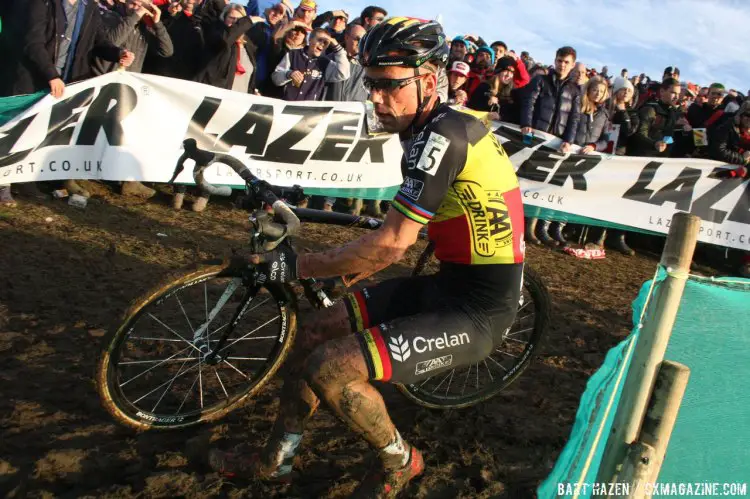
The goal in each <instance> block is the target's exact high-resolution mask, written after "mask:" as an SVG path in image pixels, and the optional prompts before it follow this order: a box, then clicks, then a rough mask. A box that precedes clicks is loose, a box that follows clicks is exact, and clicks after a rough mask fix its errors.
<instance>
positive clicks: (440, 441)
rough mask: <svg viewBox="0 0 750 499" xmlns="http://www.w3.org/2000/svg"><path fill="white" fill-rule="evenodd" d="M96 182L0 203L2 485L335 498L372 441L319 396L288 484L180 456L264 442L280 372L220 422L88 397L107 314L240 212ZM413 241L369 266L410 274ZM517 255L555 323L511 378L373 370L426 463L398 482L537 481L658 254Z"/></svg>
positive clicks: (232, 231) (310, 241) (14, 493)
mask: <svg viewBox="0 0 750 499" xmlns="http://www.w3.org/2000/svg"><path fill="white" fill-rule="evenodd" d="M97 194H98V196H97V197H95V198H93V199H92V200H91V201H90V203H89V206H88V208H86V209H85V210H79V209H75V208H72V207H69V206H67V205H66V204H64V203H62V202H60V201H52V200H34V199H28V198H26V199H25V198H20V199H19V201H20V203H19V207H18V208H16V209H15V210H0V236H1V237H2V248H3V251H2V257H0V366H2V367H0V496H2V497H83V496H89V497H229V498H239V497H263V498H266V497H347V496H348V494H349V493H350V492H351V491H352V490H353V489H354V487H355V486H356V484H357V483H358V480H359V479H360V478H361V477H362V475H363V474H364V472H365V470H366V468H367V466H368V465H369V463H370V459H371V453H370V451H369V450H368V448H367V446H366V445H365V444H364V443H363V441H361V440H360V439H359V438H358V437H357V436H356V435H354V434H353V433H352V432H350V431H349V430H347V429H346V428H345V427H344V426H343V425H342V424H341V423H340V422H339V421H338V420H337V419H335V417H334V416H333V415H331V414H330V413H328V412H326V411H325V410H323V411H320V412H319V413H318V415H317V416H316V417H315V419H314V421H313V423H312V425H311V428H310V431H309V432H308V433H307V435H306V437H305V440H304V441H303V444H302V450H301V454H300V456H299V459H298V461H297V464H298V469H299V473H300V475H299V477H298V478H297V480H296V481H295V482H294V483H293V484H292V485H291V486H287V487H281V486H273V485H270V486H269V485H267V484H263V483H252V482H250V483H241V482H237V483H232V482H228V481H224V480H221V479H220V478H219V477H218V476H217V475H215V474H213V473H211V472H209V471H207V470H206V469H204V468H202V467H201V466H200V465H198V464H195V463H194V462H193V461H192V460H189V459H188V453H187V451H186V449H187V447H188V442H190V443H191V445H196V443H201V444H206V443H207V442H209V441H210V442H212V444H213V445H219V446H221V447H225V448H230V447H233V446H236V445H238V444H246V445H249V446H254V445H258V444H261V443H262V442H263V441H264V440H265V438H266V435H267V434H268V432H269V430H270V428H271V424H272V421H273V417H274V414H275V410H276V405H277V396H278V392H279V383H278V382H274V383H272V385H271V386H268V387H267V388H266V389H265V390H264V391H263V392H262V393H261V395H260V396H259V397H257V398H256V399H255V400H253V401H251V402H250V403H248V404H247V405H246V406H245V407H243V408H241V409H238V410H236V411H234V412H233V413H231V414H230V415H229V416H228V417H226V418H225V419H223V420H221V421H220V422H218V423H217V424H214V425H212V426H204V427H199V428H195V429H191V430H185V431H181V432H173V433H154V432H151V433H140V434H138V433H135V432H132V431H130V430H127V429H125V428H122V427H120V426H117V425H116V424H114V423H113V422H112V420H111V419H110V418H109V417H108V416H107V414H106V413H105V412H104V410H103V409H101V407H100V405H99V401H98V399H97V396H96V393H95V391H94V386H93V381H92V379H93V370H94V365H95V362H96V355H97V350H98V348H99V342H100V340H101V337H102V335H103V334H104V332H105V331H106V329H107V328H109V326H110V325H111V323H112V321H113V320H114V318H116V317H118V316H119V314H120V313H121V312H122V310H123V309H124V308H125V306H126V305H127V303H128V302H129V301H130V300H131V299H132V298H134V297H135V296H136V295H137V294H138V293H139V291H141V290H143V289H144V288H146V287H148V286H150V285H152V284H154V283H155V282H156V281H158V280H160V279H161V278H163V277H164V275H165V274H166V273H168V272H169V271H170V270H174V269H177V268H179V267H181V266H183V265H185V264H187V263H189V262H191V261H194V260H196V259H199V258H208V257H211V256H216V255H227V254H229V252H230V248H231V247H233V246H234V247H238V246H240V245H241V244H242V243H243V241H244V239H245V232H244V230H243V226H244V220H245V215H244V214H243V212H240V211H238V210H233V209H231V207H230V206H229V204H228V203H226V202H219V203H216V202H212V204H211V205H209V209H208V211H207V212H205V213H203V214H195V213H192V212H189V211H183V212H180V213H174V212H173V211H172V210H171V209H169V208H168V207H167V202H168V198H166V196H164V195H161V196H160V197H159V198H157V199H156V200H151V201H149V202H134V201H132V200H124V199H122V198H120V197H118V196H112V195H111V194H109V192H108V191H106V190H105V189H103V188H102V189H101V190H99V192H98V193H97ZM48 217H51V218H52V220H51V221H46V220H45V219H48ZM157 233H163V234H167V237H159V236H157ZM357 234H358V231H357V230H354V229H352V230H349V229H336V228H331V227H327V226H316V225H307V226H306V230H305V234H304V236H305V237H304V238H303V239H302V240H300V241H299V244H300V246H303V247H308V248H325V247H328V246H331V245H336V244H339V243H342V242H345V241H348V240H351V239H353V238H354V237H356V236H357ZM422 247H423V246H422V245H421V244H420V245H419V246H418V248H416V249H415V250H414V251H411V252H410V253H409V255H408V258H407V260H406V261H405V262H403V265H399V266H397V267H394V268H392V269H389V270H388V271H386V272H384V273H382V275H380V276H378V277H379V278H386V277H389V276H393V275H403V274H405V273H408V272H409V270H410V266H412V265H413V264H414V263H415V262H416V258H417V256H418V255H419V251H421V249H422ZM528 261H529V262H530V263H531V264H532V265H534V266H535V268H536V269H537V270H538V271H539V272H540V274H541V275H542V276H543V277H544V279H545V280H546V283H547V286H548V288H549V291H550V294H551V298H552V300H553V318H552V330H551V333H550V335H549V338H548V340H547V342H546V344H545V345H544V347H543V350H542V352H543V353H542V356H541V357H539V358H538V359H537V361H536V362H535V363H534V364H533V365H532V366H531V367H530V368H529V369H528V370H527V371H526V372H525V373H524V375H523V376H522V377H521V378H520V379H519V380H518V381H517V382H516V383H515V384H513V385H512V386H510V387H509V388H508V389H507V390H506V391H504V392H503V393H501V394H500V395H499V396H497V397H495V398H494V399H492V400H490V401H488V402H486V403H484V404H482V405H480V406H477V407H473V408H469V409H464V410H460V411H448V412H440V411H431V410H428V409H422V408H419V407H417V406H415V405H413V404H411V403H409V402H408V401H406V399H404V398H403V397H401V396H400V395H399V394H398V393H397V392H396V391H395V390H393V389H391V388H390V387H388V386H384V387H383V389H382V392H383V394H384V397H385V399H386V402H387V404H388V407H389V409H390V410H391V414H392V416H393V419H394V420H395V423H396V425H397V426H398V427H399V428H400V429H401V432H402V434H403V435H404V436H405V437H406V438H408V439H409V440H410V441H412V442H413V443H415V444H416V445H417V446H419V447H420V448H421V449H423V450H424V451H425V457H426V461H427V471H426V474H425V476H424V477H423V478H422V479H421V480H419V481H417V482H416V483H414V484H413V485H412V486H411V487H410V489H409V490H408V494H406V495H407V496H408V497H430V498H432V497H451V498H452V497H471V498H476V497H513V498H515V497H520V498H526V497H533V495H534V490H535V488H536V486H537V485H538V483H539V482H540V481H541V480H542V479H543V478H544V477H545V476H546V475H547V473H548V472H549V470H550V469H551V467H552V465H553V463H554V461H555V460H556V458H557V456H558V454H559V453H560V450H561V449H562V446H563V445H564V443H565V441H566V438H567V436H568V433H569V432H570V428H571V425H572V423H573V419H574V416H575V411H576V407H577V404H578V400H579V397H580V395H581V393H582V392H583V390H584V388H585V384H586V380H587V378H588V376H589V375H590V374H591V373H592V372H593V371H594V370H595V368H596V367H597V366H598V365H599V364H600V363H601V361H602V360H603V358H604V355H605V353H606V352H607V350H608V349H609V348H610V347H611V346H613V345H614V344H615V343H616V342H618V341H619V340H620V339H622V338H623V337H624V336H625V335H626V334H627V333H628V331H629V329H630V316H631V310H630V303H631V301H632V300H633V298H634V297H635V295H636V294H637V292H638V289H639V286H640V285H641V283H643V282H644V281H645V280H647V279H648V278H650V277H651V275H652V274H653V271H654V268H655V263H656V258H655V255H647V256H637V257H634V258H628V257H624V256H620V255H619V254H615V253H612V254H608V257H607V259H606V260H604V261H597V262H586V261H580V260H576V259H575V258H573V257H570V256H566V255H563V254H560V253H557V252H553V251H550V250H546V249H539V248H530V249H529V251H528ZM306 312H309V309H303V311H302V314H301V320H302V321H304V319H305V313H306Z"/></svg>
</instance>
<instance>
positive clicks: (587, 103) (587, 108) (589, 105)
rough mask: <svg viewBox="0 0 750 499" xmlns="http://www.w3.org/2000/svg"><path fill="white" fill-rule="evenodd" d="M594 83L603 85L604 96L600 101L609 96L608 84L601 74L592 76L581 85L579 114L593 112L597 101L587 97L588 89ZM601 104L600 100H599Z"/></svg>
mask: <svg viewBox="0 0 750 499" xmlns="http://www.w3.org/2000/svg"><path fill="white" fill-rule="evenodd" d="M594 85H603V86H604V98H603V99H602V102H604V101H606V100H607V98H608V97H609V85H608V84H607V82H606V81H605V80H604V78H602V77H601V76H594V77H593V78H590V79H589V81H588V82H587V83H586V84H585V85H584V86H583V99H581V114H594V112H595V111H596V107H597V103H595V102H594V101H592V100H591V98H590V97H589V89H590V88H592V87H593V86H594ZM600 104H601V102H600Z"/></svg>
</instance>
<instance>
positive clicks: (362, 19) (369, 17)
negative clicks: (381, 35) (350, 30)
mask: <svg viewBox="0 0 750 499" xmlns="http://www.w3.org/2000/svg"><path fill="white" fill-rule="evenodd" d="M387 15H388V12H386V10H385V9H384V8H382V7H378V6H377V5H370V6H368V7H365V8H364V9H362V13H361V14H360V15H359V19H358V20H356V21H354V22H357V23H358V24H361V25H362V27H363V28H365V29H366V30H369V29H370V28H374V27H375V26H377V25H378V24H380V23H382V22H383V19H385V17H386V16H387Z"/></svg>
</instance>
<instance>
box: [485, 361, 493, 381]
mask: <svg viewBox="0 0 750 499" xmlns="http://www.w3.org/2000/svg"><path fill="white" fill-rule="evenodd" d="M490 358H492V357H490ZM483 362H484V367H486V368H487V374H489V375H490V381H491V382H494V381H495V378H493V377H492V371H490V366H488V365H487V359H484V361H483Z"/></svg>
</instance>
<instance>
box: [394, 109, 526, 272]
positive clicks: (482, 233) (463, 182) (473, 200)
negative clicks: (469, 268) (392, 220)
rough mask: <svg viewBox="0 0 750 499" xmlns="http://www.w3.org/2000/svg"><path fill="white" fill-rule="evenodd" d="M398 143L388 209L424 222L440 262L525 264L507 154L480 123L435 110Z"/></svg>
mask: <svg viewBox="0 0 750 499" xmlns="http://www.w3.org/2000/svg"><path fill="white" fill-rule="evenodd" d="M402 146H403V147H404V158H403V159H402V162H401V172H402V174H403V177H404V180H403V183H402V185H401V188H400V189H399V192H398V194H397V195H396V197H395V199H394V201H393V207H394V208H395V209H396V210H398V211H399V212H400V213H402V214H403V215H404V216H406V217H409V218H410V219H412V220H414V221H416V222H419V223H422V224H428V226H427V228H428V234H429V237H430V239H431V240H432V241H434V242H435V256H436V257H437V258H438V259H439V260H440V261H441V262H450V263H457V264H469V265H488V264H513V263H522V262H523V258H524V250H525V248H524V241H523V234H524V227H523V223H524V222H523V203H522V201H521V191H520V188H519V185H518V179H517V177H516V173H515V170H514V169H513V165H512V164H511V162H510V159H508V155H507V154H506V153H505V151H504V150H503V148H502V146H501V145H500V143H499V142H498V140H497V138H496V137H495V135H494V134H493V133H492V132H491V131H490V130H489V129H488V128H487V127H486V126H485V125H484V124H483V123H482V122H481V121H479V120H478V119H477V118H475V117H474V116H472V115H470V114H468V113H466V112H462V111H459V110H456V109H452V108H450V107H448V106H447V105H440V106H438V107H437V108H436V109H435V110H434V111H433V112H432V113H431V115H430V118H429V119H428V121H427V124H426V125H425V126H424V127H423V128H422V130H421V131H419V133H417V134H416V135H415V136H414V137H413V138H412V139H411V140H408V141H405V142H402Z"/></svg>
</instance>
